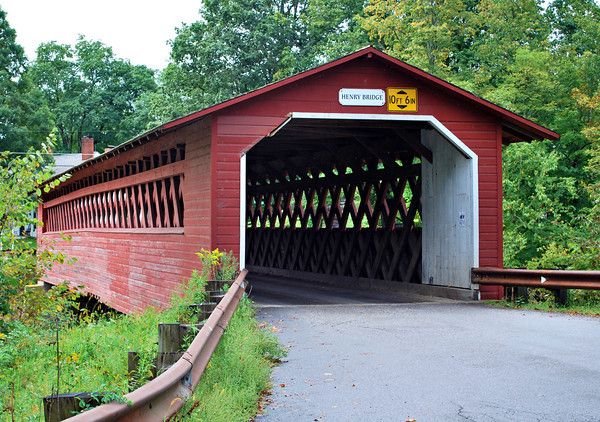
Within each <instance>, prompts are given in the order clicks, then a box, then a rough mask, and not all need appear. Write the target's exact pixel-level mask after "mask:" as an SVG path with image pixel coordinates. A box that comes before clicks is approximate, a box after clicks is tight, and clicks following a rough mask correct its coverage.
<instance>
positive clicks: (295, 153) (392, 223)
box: [246, 128, 433, 283]
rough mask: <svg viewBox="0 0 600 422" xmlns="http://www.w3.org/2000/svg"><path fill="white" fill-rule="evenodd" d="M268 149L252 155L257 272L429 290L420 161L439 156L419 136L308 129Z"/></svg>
mask: <svg viewBox="0 0 600 422" xmlns="http://www.w3.org/2000/svg"><path fill="white" fill-rule="evenodd" d="M323 132H325V133H323ZM319 134H320V137H319V136H318V135H319ZM325 136H326V138H324V137H325ZM261 142H265V144H264V145H260V144H259V145H260V148H256V151H255V150H251V151H250V153H249V155H248V161H249V166H248V168H249V171H248V175H247V182H248V186H247V204H246V209H247V253H246V259H247V263H248V264H249V265H252V266H257V267H270V268H279V269H285V270H291V271H310V272H315V273H321V274H327V275H331V276H340V277H353V278H357V277H361V278H369V279H381V280H390V281H403V282H417V283H418V282H420V279H421V268H420V267H421V229H420V222H421V217H420V213H421V181H420V179H421V178H420V174H421V165H420V162H421V157H423V158H424V159H427V160H429V161H431V160H432V159H433V157H432V155H431V152H430V151H428V150H427V149H426V148H424V147H423V146H422V145H421V144H420V130H419V128H414V129H411V128H404V129H403V130H400V129H398V128H383V129H379V130H373V129H365V128H353V129H352V130H349V129H347V128H337V129H334V130H325V131H323V128H319V129H318V130H317V129H313V128H302V130H299V129H294V130H292V131H287V132H285V133H281V134H279V135H278V139H269V140H268V141H261ZM267 142H268V144H267ZM253 152H255V153H256V154H255V155H253Z"/></svg>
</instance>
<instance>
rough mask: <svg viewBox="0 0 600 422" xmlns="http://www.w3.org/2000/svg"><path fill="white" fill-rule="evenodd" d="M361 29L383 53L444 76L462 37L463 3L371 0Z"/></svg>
mask: <svg viewBox="0 0 600 422" xmlns="http://www.w3.org/2000/svg"><path fill="white" fill-rule="evenodd" d="M365 15H366V16H365V17H364V18H363V19H362V25H363V27H364V29H365V30H366V31H367V33H368V34H369V36H370V37H371V38H372V39H374V40H376V41H377V42H379V43H381V44H382V46H383V47H384V48H385V50H386V51H387V52H388V53H389V54H391V55H393V56H396V57H398V58H400V59H402V60H404V61H407V62H409V63H411V64H414V65H415V66H417V67H420V68H422V69H425V70H427V71H428V72H430V73H433V74H436V75H440V76H441V75H445V74H446V73H447V71H448V70H449V68H450V67H451V61H452V54H453V52H455V51H456V50H457V49H458V48H457V47H458V46H459V45H460V43H461V40H462V37H463V36H464V34H463V30H464V29H465V27H464V25H463V23H464V19H465V16H466V5H465V3H464V1H463V0H405V1H395V0H373V1H371V2H369V4H368V5H367V6H366V7H365Z"/></svg>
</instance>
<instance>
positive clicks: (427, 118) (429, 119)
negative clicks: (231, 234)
mask: <svg viewBox="0 0 600 422" xmlns="http://www.w3.org/2000/svg"><path fill="white" fill-rule="evenodd" d="M293 119H321V120H381V121H397V122H426V123H429V124H430V125H431V126H432V127H433V128H434V129H435V130H436V131H437V132H438V133H439V134H441V135H442V136H443V137H444V138H445V139H447V140H448V142H449V143H450V144H452V145H453V146H454V147H455V148H456V149H457V150H458V151H460V152H461V153H462V154H463V155H464V156H465V157H466V158H467V159H469V160H471V171H472V175H473V176H472V180H473V186H472V195H473V196H472V197H473V201H472V204H473V210H472V211H473V214H472V215H473V239H472V241H473V263H474V266H475V267H478V266H479V164H478V157H477V154H475V153H474V152H473V150H471V149H470V148H469V147H468V146H467V145H465V143H464V142H462V141H461V140H460V139H459V138H458V137H457V136H456V135H455V134H454V133H452V132H451V131H450V130H449V129H448V128H447V127H446V126H444V125H443V124H442V123H441V122H440V121H439V120H438V119H436V118H435V117H434V116H431V115H407V114H402V115H390V114H358V113H308V112H292V113H290V114H289V117H288V118H287V119H286V120H285V121H284V122H283V123H282V124H281V125H279V126H278V127H277V128H275V129H274V130H273V131H272V132H271V133H270V134H269V135H268V136H269V137H271V136H274V135H275V134H276V133H277V132H278V131H279V130H280V129H282V128H283V127H284V126H285V125H286V124H287V123H289V122H290V121H291V120H293ZM245 217H246V155H245V154H244V155H242V157H241V158H240V267H241V268H244V266H245V250H246V220H245Z"/></svg>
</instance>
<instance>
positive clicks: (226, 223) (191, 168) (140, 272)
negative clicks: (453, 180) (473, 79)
mask: <svg viewBox="0 0 600 422" xmlns="http://www.w3.org/2000/svg"><path fill="white" fill-rule="evenodd" d="M390 86H406V87H416V88H418V90H419V99H418V101H419V114H423V115H433V116H435V117H436V118H437V119H438V120H439V121H441V122H442V123H443V124H444V125H445V126H446V127H447V128H448V129H449V130H451V131H452V132H453V133H454V134H455V135H456V136H457V137H458V138H459V139H461V140H462V141H463V142H464V143H465V144H466V145H468V146H469V147H470V148H471V149H472V150H473V151H474V152H475V153H476V154H477V155H478V157H479V202H480V211H479V219H480V227H479V228H480V246H479V252H480V265H481V266H502V185H501V181H502V180H501V178H502V175H501V165H502V163H501V159H502V157H501V142H502V129H501V126H500V122H499V121H498V120H497V118H496V117H492V115H491V114H489V113H488V112H485V111H483V109H478V108H477V107H478V106H477V105H474V103H473V102H467V101H466V100H465V99H461V98H460V96H458V95H456V94H452V93H451V92H448V91H446V92H447V93H445V94H444V93H441V92H440V90H439V89H436V88H434V87H432V85H430V84H429V83H428V82H425V81H424V80H423V79H419V80H416V79H412V78H411V76H410V74H409V73H407V71H406V70H402V69H399V68H398V67H396V66H393V65H392V64H390V63H389V62H386V61H384V60H382V59H381V58H378V57H375V56H373V57H372V58H367V57H366V56H364V57H361V58H358V59H356V60H354V61H351V62H347V63H345V64H344V65H343V66H339V67H335V68H332V69H329V70H323V71H322V72H320V73H317V74H314V75H312V76H309V77H306V78H304V79H300V80H298V81H296V82H294V83H291V84H289V85H285V86H281V87H280V88H278V89H274V90H272V91H269V92H266V91H265V92H264V93H262V94H261V95H259V96H255V97H253V98H250V97H249V98H248V99H246V100H245V101H240V102H237V103H236V104H232V105H231V106H229V107H228V108H225V109H222V110H220V111H215V112H214V113H213V114H212V115H211V116H212V119H210V118H204V119H203V120H200V121H195V122H193V123H190V124H189V125H188V126H177V127H173V129H172V130H173V131H172V132H169V133H168V134H166V135H162V136H161V137H160V138H159V139H158V140H154V141H150V142H148V143H147V144H144V145H142V146H138V147H135V148H133V149H130V150H128V151H125V152H121V153H120V154H118V155H116V156H115V157H113V158H111V159H109V160H106V161H100V162H98V163H96V164H94V165H93V166H90V167H87V168H85V169H83V170H81V171H79V172H77V173H76V175H75V177H74V178H73V179H72V180H77V179H78V178H83V177H85V176H88V175H89V174H91V173H96V172H98V171H103V170H105V169H110V168H113V167H115V166H118V165H122V164H124V163H127V162H128V161H130V160H132V159H138V158H141V157H142V156H144V155H147V154H151V153H154V152H156V151H160V150H162V149H164V148H166V147H170V146H174V145H176V144H178V143H186V159H185V166H184V169H185V170H184V171H185V176H184V177H185V182H184V200H185V216H184V221H185V223H184V224H185V227H184V230H183V233H182V234H181V233H179V234H177V233H166V234H158V233H156V232H154V233H146V234H143V233H139V232H133V233H124V232H122V231H121V232H118V231H114V230H113V231H108V230H96V231H85V230H80V231H77V232H73V233H72V237H73V238H72V240H71V241H70V242H65V241H63V240H61V238H60V235H59V234H57V233H44V234H42V235H41V237H40V242H42V243H44V242H47V241H53V242H56V245H55V247H56V248H57V249H58V250H62V251H64V252H65V253H66V254H67V255H68V256H70V257H74V258H77V259H78V261H77V263H76V264H74V265H72V266H66V265H59V266H56V267H55V268H54V269H53V270H52V271H50V272H49V273H48V275H47V277H46V280H47V281H48V282H50V283H54V284H56V283H59V282H61V281H62V280H69V282H71V283H72V284H74V285H79V284H83V285H85V286H86V288H87V289H88V290H89V292H90V293H92V294H96V295H98V296H99V297H100V298H101V299H102V300H104V301H106V302H107V303H108V304H109V305H111V306H113V307H115V308H116V309H118V310H121V311H124V312H132V311H139V310H141V309H143V308H144V307H146V306H149V305H154V306H164V305H166V304H167V303H168V301H169V298H170V296H171V295H172V293H173V291H174V290H175V289H176V287H177V286H178V285H179V284H180V283H181V281H182V280H183V279H184V278H186V277H188V276H189V274H190V272H191V270H192V269H193V268H196V267H197V266H198V261H197V258H196V256H195V255H194V252H196V251H198V250H199V249H200V248H215V247H219V248H221V249H225V250H229V249H231V250H233V251H234V252H235V253H236V254H239V252H240V251H239V207H240V198H239V181H240V157H241V155H242V154H243V153H244V152H246V151H248V150H249V149H250V148H251V147H252V146H253V145H254V144H256V143H257V142H258V141H260V140H261V139H262V138H263V137H264V136H266V135H267V134H268V133H269V132H270V131H272V130H273V129H274V128H275V127H277V126H278V125H280V124H281V123H282V122H283V121H284V120H285V118H286V117H287V115H288V114H289V113H290V112H321V113H371V114H372V113H381V114H386V113H388V112H387V110H386V107H385V106H383V107H344V106H341V105H340V104H339V103H338V100H337V98H338V90H339V89H340V88H381V89H385V88H386V87H390ZM182 124H183V123H182ZM166 126H168V125H165V127H166ZM100 186H101V185H100ZM180 231H181V230H180ZM482 294H483V297H484V298H491V297H497V296H498V295H499V294H501V289H497V288H483V289H482Z"/></svg>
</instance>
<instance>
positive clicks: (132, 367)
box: [127, 351, 140, 391]
mask: <svg viewBox="0 0 600 422" xmlns="http://www.w3.org/2000/svg"><path fill="white" fill-rule="evenodd" d="M139 366H140V355H139V354H138V352H132V351H129V352H127V380H128V381H127V386H128V389H129V391H133V390H135V386H136V382H137V379H138V377H139V372H138V367H139Z"/></svg>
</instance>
